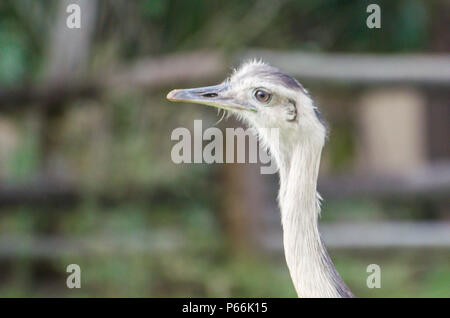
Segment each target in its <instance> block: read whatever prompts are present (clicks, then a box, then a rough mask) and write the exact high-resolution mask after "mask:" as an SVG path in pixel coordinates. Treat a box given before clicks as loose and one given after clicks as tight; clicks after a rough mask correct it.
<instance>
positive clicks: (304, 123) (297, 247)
mask: <svg viewBox="0 0 450 318" xmlns="http://www.w3.org/2000/svg"><path fill="white" fill-rule="evenodd" d="M167 98H168V99H169V100H171V101H174V102H192V103H197V104H204V105H209V106H213V107H217V108H221V109H225V110H226V111H229V112H230V113H231V114H233V115H236V116H237V117H238V118H240V119H242V120H243V121H244V122H246V123H247V124H248V125H249V126H250V127H253V128H254V129H255V130H256V132H257V133H258V136H259V138H260V140H261V141H262V142H263V144H264V145H265V146H266V147H268V148H269V150H270V153H271V154H272V156H274V158H275V161H276V163H277V166H278V172H279V176H280V189H279V194H278V203H279V206H280V211H281V224H282V227H283V245H284V253H285V258H286V262H287V265H288V268H289V272H290V275H291V278H292V281H293V284H294V287H295V289H296V291H297V294H298V296H299V297H353V295H352V293H351V292H350V290H349V289H348V288H347V286H346V285H345V283H344V282H343V280H342V278H341V277H340V276H339V274H338V273H337V271H336V269H335V267H334V265H333V262H332V261H331V259H330V256H329V255H328V252H327V250H326V248H325V246H324V243H323V241H322V239H321V237H320V233H319V229H318V217H319V215H320V201H321V198H320V195H319V193H318V192H317V189H316V188H317V177H318V173H319V165H320V158H321V153H322V148H323V146H324V143H325V139H326V134H327V132H326V127H325V125H324V122H323V120H322V118H321V116H320V113H319V111H318V109H317V108H316V106H315V105H314V102H313V100H312V98H311V97H310V95H309V93H308V92H307V91H306V90H305V89H304V88H303V86H302V85H301V84H300V83H299V82H298V81H297V80H296V79H294V78H293V77H291V76H289V75H287V74H285V73H282V72H281V71H279V70H278V69H277V68H275V67H272V66H269V65H267V64H265V63H263V62H260V61H251V62H247V63H245V64H243V65H242V66H241V67H240V68H239V69H237V70H235V71H234V73H233V74H232V75H231V76H230V77H229V78H228V79H226V80H225V81H224V82H222V83H221V84H219V85H215V86H207V87H200V88H191V89H176V90H172V91H171V92H170V93H169V94H168V95H167ZM273 128H276V130H275V131H276V132H277V133H273V132H274V130H273Z"/></svg>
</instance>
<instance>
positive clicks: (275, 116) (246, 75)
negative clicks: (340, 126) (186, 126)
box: [167, 61, 326, 164]
mask: <svg viewBox="0 0 450 318" xmlns="http://www.w3.org/2000/svg"><path fill="white" fill-rule="evenodd" d="M167 99H169V100H170V101H174V102H191V103H196V104H204V105H208V106H213V107H216V108H220V109H224V110H225V111H229V112H231V113H232V114H233V115H236V116H237V117H238V118H240V119H243V120H244V121H246V122H247V123H248V124H249V125H250V126H251V127H253V128H255V129H256V131H257V132H258V134H259V135H260V137H261V138H262V140H263V141H264V142H266V143H267V144H268V146H269V147H270V148H271V151H272V153H273V154H274V152H279V151H281V152H283V150H284V151H288V150H289V149H290V148H292V147H293V146H294V145H295V144H296V143H297V142H298V141H302V140H303V141H306V142H308V144H310V145H312V144H315V145H316V146H317V147H320V148H321V147H322V146H323V143H324V140H325V135H326V128H325V125H324V124H323V120H322V119H321V116H320V113H319V111H318V110H317V108H316V107H315V106H314V103H313V101H312V99H311V97H310V95H309V94H308V92H307V91H306V90H305V89H304V88H303V86H302V85H301V84H300V83H299V82H298V81H297V80H296V79H294V78H293V77H291V76H289V75H287V74H285V73H282V72H281V71H279V70H278V69H277V68H275V67H272V66H270V65H267V64H265V63H263V62H260V61H250V62H247V63H244V64H243V65H242V66H241V67H240V68H239V69H237V70H235V71H234V73H233V74H232V75H231V76H230V77H229V78H228V79H226V80H225V81H224V82H222V83H221V84H218V85H214V86H206V87H199V88H190V89H175V90H173V91H171V92H170V93H169V94H168V95H167ZM270 128H278V130H279V136H277V139H279V140H277V143H279V145H278V146H279V147H280V149H279V151H276V149H274V148H275V143H274V142H275V141H274V140H272V139H271V137H270V136H267V131H269V130H268V129H270ZM311 143H312V144H311ZM275 155H277V154H276V153H275ZM280 159H281V158H277V161H278V160H280ZM279 164H280V163H279Z"/></svg>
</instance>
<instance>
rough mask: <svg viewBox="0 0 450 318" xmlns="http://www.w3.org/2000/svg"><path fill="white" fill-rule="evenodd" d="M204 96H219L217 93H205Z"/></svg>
mask: <svg viewBox="0 0 450 318" xmlns="http://www.w3.org/2000/svg"><path fill="white" fill-rule="evenodd" d="M202 96H203V97H208V98H211V97H217V93H205V94H202Z"/></svg>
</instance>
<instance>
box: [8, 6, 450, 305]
mask: <svg viewBox="0 0 450 318" xmlns="http://www.w3.org/2000/svg"><path fill="white" fill-rule="evenodd" d="M71 3H77V4H79V5H80V7H81V28H80V29H69V28H67V26H66V19H67V17H68V16H69V13H67V12H66V8H67V6H68V5H69V4H71ZM370 3H377V4H379V5H380V7H381V29H369V28H368V27H367V26H366V19H367V16H368V15H369V13H367V12H366V8H367V6H368V5H369V4H370ZM449 12H450V3H449V2H448V1H445V0H433V1H426V2H425V1H419V0H417V1H416V0H404V1H401V0H399V1H350V0H348V1H337V0H329V1H317V0H314V1H313V0H304V1H296V0H291V1H288V0H282V1H264V0H260V1H237V0H229V1H206V0H204V1H186V0H185V1H175V0H136V1H125V0H112V1H96V0H78V1H76V0H71V1H67V0H61V1H51V0H45V1H37V0H33V1H32V0H29V1H26V0H3V1H1V2H0V296H3V297H11V296H19V297H20V296H31V297H39V296H40V297H52V296H61V297H72V296H82V297H84V296H91V297H92V296H95V297H111V296H117V297H139V296H142V297H174V296H176V297H228V296H232V297H295V296H296V294H295V291H294V288H293V286H292V283H291V281H290V277H289V273H288V270H287V267H286V265H285V261H284V255H283V252H282V245H281V242H282V241H281V240H282V238H281V226H280V219H279V211H278V207H277V203H276V196H277V191H278V184H277V182H278V177H277V175H261V174H260V172H259V166H258V165H257V164H211V165H208V164H180V165H177V164H174V163H173V162H172V160H171V157H170V152H171V148H172V146H173V145H174V144H175V143H176V142H175V141H171V138H170V136H171V133H172V130H173V129H175V128H177V127H187V128H189V129H190V130H192V128H193V122H194V120H196V119H203V129H206V128H207V127H212V126H217V127H219V128H221V129H225V128H226V127H239V126H241V124H240V123H239V122H237V121H235V120H234V119H232V118H230V119H228V120H224V121H222V122H220V123H219V124H215V122H216V121H217V120H218V119H219V118H218V117H217V114H216V112H215V111H214V110H212V109H210V108H207V107H202V106H198V105H190V104H171V103H168V102H167V101H166V99H165V96H166V94H167V92H168V91H169V90H170V89H172V88H176V87H195V86H203V85H210V84H215V83H218V82H220V81H222V80H223V79H224V78H225V77H226V76H227V75H228V74H229V72H230V71H231V70H232V68H233V67H236V66H237V65H239V63H240V61H242V60H244V59H245V58H248V57H260V58H263V59H264V60H265V61H268V62H270V63H271V64H273V65H275V66H277V67H279V68H280V69H282V70H283V71H286V72H287V73H290V74H291V75H294V76H295V77H296V78H297V79H298V80H299V81H300V82H301V83H302V84H303V85H304V86H305V87H306V88H308V89H309V91H310V93H311V95H312V96H313V98H314V99H315V100H316V103H317V105H318V106H319V108H320V109H321V111H322V113H323V116H324V117H325V118H326V120H327V121H328V123H329V126H330V138H329V140H328V142H327V144H326V147H325V152H324V155H323V160H322V166H321V175H320V178H319V191H320V192H321V194H322V196H323V197H324V203H323V211H322V218H321V221H320V224H321V225H320V228H321V232H322V233H323V236H324V239H325V242H326V245H327V246H328V248H329V251H330V254H331V257H332V258H333V260H334V262H335V264H336V267H337V268H338V271H339V272H340V273H341V275H342V277H343V278H344V280H345V281H346V282H347V284H348V285H349V287H350V289H352V291H353V292H354V293H355V295H357V296H359V297H379V296H382V297H448V296H450V253H449V252H450V222H449V203H450V202H449V190H450V148H449V137H450V131H449V119H450V107H449V106H450V92H449V86H450V69H449V68H450V55H449V49H450V33H449V32H448V29H449V25H448V22H449V16H450V15H449ZM72 263H75V264H78V265H80V267H81V289H68V288H67V287H66V278H67V276H68V273H66V267H67V265H69V264H72ZM369 264H378V265H379V266H380V267H381V288H380V289H369V288H368V287H367V286H366V279H367V277H368V275H369V274H368V273H367V272H366V268H367V266H368V265H369Z"/></svg>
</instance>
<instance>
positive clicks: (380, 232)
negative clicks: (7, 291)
mask: <svg viewBox="0 0 450 318" xmlns="http://www.w3.org/2000/svg"><path fill="white" fill-rule="evenodd" d="M320 231H321V233H322V236H323V238H324V241H325V244H326V245H327V246H328V247H330V248H336V249H337V248H345V249H358V248H406V247H409V248H423V247H427V248H430V247H432V248H449V247H450V223H445V222H442V223H441V222H420V223H415V222H379V223H370V224H366V223H337V224H323V225H322V226H321V227H320ZM282 242H283V241H282V237H281V231H280V232H279V235H273V234H272V235H265V236H264V240H263V242H262V243H263V244H262V248H263V249H265V250H267V251H269V252H273V253H282V251H283V246H282ZM217 247H218V242H210V241H209V242H204V244H203V243H202V244H198V243H196V244H195V246H193V245H190V243H189V241H187V240H185V239H184V238H183V237H182V235H181V234H180V233H179V232H177V231H154V232H151V233H150V232H145V233H133V234H132V235H124V234H121V235H95V236H91V237H90V236H43V235H40V236H32V235H20V236H18V235H11V234H2V235H0V258H11V257H12V258H14V257H18V256H27V257H46V258H52V257H63V256H71V257H75V256H101V255H108V254H125V255H133V254H136V253H144V254H150V255H152V254H154V253H157V252H168V251H177V250H181V249H182V250H189V249H197V250H198V249H200V248H205V249H213V248H217Z"/></svg>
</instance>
